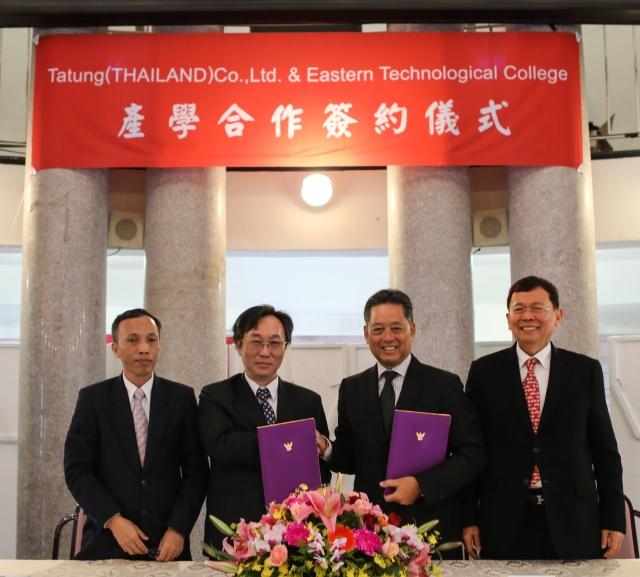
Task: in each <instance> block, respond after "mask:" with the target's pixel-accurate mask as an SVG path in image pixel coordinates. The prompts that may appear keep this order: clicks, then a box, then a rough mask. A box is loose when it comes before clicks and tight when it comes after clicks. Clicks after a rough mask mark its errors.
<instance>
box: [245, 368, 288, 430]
mask: <svg viewBox="0 0 640 577" xmlns="http://www.w3.org/2000/svg"><path fill="white" fill-rule="evenodd" d="M235 387H236V395H237V399H238V406H239V408H240V410H242V411H244V413H245V415H246V416H247V418H248V419H249V420H250V421H251V423H253V426H254V427H266V426H267V419H266V417H265V416H264V411H263V410H262V406H261V405H260V401H258V399H257V397H256V396H255V395H254V394H253V391H252V390H251V387H250V386H249V383H248V382H247V379H245V377H244V373H242V374H241V375H239V378H238V380H237V381H236V383H235ZM279 392H280V390H279V389H278V393H279Z"/></svg>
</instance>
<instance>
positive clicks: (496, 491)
mask: <svg viewBox="0 0 640 577" xmlns="http://www.w3.org/2000/svg"><path fill="white" fill-rule="evenodd" d="M507 309H508V312H507V322H508V323H509V329H510V330H511V332H512V333H513V336H514V338H515V340H516V343H515V344H514V345H513V346H512V347H511V348H509V349H505V350H503V351H499V352H497V353H494V354H492V355H487V356H485V357H482V358H481V359H478V360H477V361H474V362H473V364H472V365H471V369H470V371H469V379H468V381H467V386H466V392H467V395H468V396H469V398H470V399H471V400H472V401H473V403H474V404H475V406H476V407H477V409H478V413H479V414H480V419H481V421H482V424H483V429H484V435H485V442H486V444H487V449H488V450H489V466H488V467H487V469H486V471H485V473H484V475H483V476H482V477H481V478H480V479H479V480H478V482H477V483H475V484H474V485H472V486H470V487H468V489H467V490H466V491H465V494H464V497H465V499H464V500H465V505H464V506H463V525H464V527H465V529H464V531H463V538H464V542H465V545H466V547H467V550H468V551H469V552H470V554H471V555H472V556H473V557H474V558H476V559H477V558H479V557H478V553H479V552H480V551H481V553H480V556H481V557H482V558H483V559H587V558H597V557H602V556H603V555H604V557H611V556H612V555H614V554H615V553H616V552H617V551H618V550H619V549H620V544H621V543H622V539H623V538H624V535H623V533H624V531H625V512H624V506H625V505H624V500H623V493H622V464H621V461H620V455H619V454H618V447H617V444H616V439H615V436H614V432H613V427H612V426H611V419H610V418H609V412H608V411H607V404H606V400H605V392H604V382H603V376H602V367H601V366H600V363H599V362H598V361H597V360H594V359H592V358H590V357H586V356H584V355H580V354H577V353H573V352H570V351H567V350H564V349H559V348H557V347H555V346H554V345H553V344H552V343H551V337H552V335H553V332H554V330H555V329H556V327H559V326H560V324H561V323H562V318H563V315H564V311H563V310H562V309H561V308H560V303H559V297H558V290H557V289H556V287H555V286H554V285H553V284H551V283H550V282H549V281H547V280H544V279H542V278H538V277H535V276H530V277H526V278H523V279H520V280H519V281H517V282H515V283H514V284H513V286H512V287H511V289H510V290H509V295H508V297H507ZM474 547H475V549H476V550H475V551H474Z"/></svg>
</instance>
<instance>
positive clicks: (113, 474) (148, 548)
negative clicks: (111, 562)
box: [64, 309, 208, 561]
mask: <svg viewBox="0 0 640 577" xmlns="http://www.w3.org/2000/svg"><path fill="white" fill-rule="evenodd" d="M160 329H161V324H160V321H159V320H158V319H156V318H155V317H154V316H152V315H151V314H149V313H148V312H146V311H145V310H142V309H134V310H131V311H127V312H125V313H123V314H121V315H119V316H118V317H117V318H116V319H115V320H114V322H113V326H112V336H113V344H112V349H113V352H114V353H115V355H116V356H117V357H119V358H120V359H121V361H122V367H123V372H122V374H121V375H120V376H118V377H116V378H114V379H108V380H106V381H103V382H101V383H97V384H95V385H91V386H88V387H85V388H84V389H81V390H80V393H79V394H78V402H77V405H76V409H75V413H74V415H73V418H72V420H71V426H70V427H69V432H68V433H67V439H66V442H65V446H64V473H65V478H66V481H67V486H68V487H69V491H71V494H72V495H73V497H74V498H75V499H76V501H77V502H78V503H79V505H80V506H81V507H82V508H83V509H84V511H85V512H86V513H87V515H88V518H87V521H86V523H85V526H84V534H83V538H82V548H81V550H80V552H79V553H78V555H77V556H76V559H82V560H88V559H150V558H151V559H157V560H158V561H172V560H173V559H178V560H190V559H191V552H190V549H189V534H190V533H191V529H192V528H193V525H194V523H195V522H196V519H197V518H198V514H199V513H200V508H201V507H202V502H203V501H204V496H205V492H206V484H207V475H208V465H207V460H206V456H205V454H204V452H203V450H202V445H201V444H200V440H199V438H198V432H197V428H196V410H197V408H196V398H195V395H194V392H193V389H192V388H191V387H187V386H185V385H181V384H179V383H174V382H172V381H168V380H167V379H162V378H160V377H158V376H157V375H154V373H153V368H154V366H155V364H156V361H157V359H158V353H159V351H160Z"/></svg>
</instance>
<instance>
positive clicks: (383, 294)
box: [364, 288, 413, 325]
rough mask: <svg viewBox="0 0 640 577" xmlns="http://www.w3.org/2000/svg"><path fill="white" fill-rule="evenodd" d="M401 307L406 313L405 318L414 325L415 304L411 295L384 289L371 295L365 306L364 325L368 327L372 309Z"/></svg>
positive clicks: (396, 290)
mask: <svg viewBox="0 0 640 577" xmlns="http://www.w3.org/2000/svg"><path fill="white" fill-rule="evenodd" d="M387 304H391V305H400V306H401V307H402V310H403V312H404V317H405V318H406V319H407V320H408V321H409V322H410V323H413V303H412V302H411V299H410V298H409V295H408V294H406V293H403V292H402V291H401V290H398V289H391V288H389V289H382V290H379V291H378V292H377V293H375V294H373V295H371V296H370V297H369V300H368V301H367V303H366V304H365V305H364V324H366V325H368V324H369V320H370V319H371V309H372V308H373V307H377V306H378V305H387Z"/></svg>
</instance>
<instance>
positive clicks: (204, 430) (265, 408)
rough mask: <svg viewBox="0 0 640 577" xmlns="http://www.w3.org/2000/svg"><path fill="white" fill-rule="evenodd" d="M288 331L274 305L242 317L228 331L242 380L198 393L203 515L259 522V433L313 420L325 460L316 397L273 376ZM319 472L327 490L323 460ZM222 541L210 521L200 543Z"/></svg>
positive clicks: (283, 316)
mask: <svg viewBox="0 0 640 577" xmlns="http://www.w3.org/2000/svg"><path fill="white" fill-rule="evenodd" d="M292 331H293V321H292V320H291V317H290V316H289V315H288V314H287V313H285V312H283V311H276V310H275V309H274V308H273V307H272V306H271V305H260V306H256V307H251V308H250V309H247V310H246V311H244V312H243V313H242V314H241V315H240V316H239V317H238V319H237V320H236V322H235V323H234V325H233V342H234V344H235V346H236V349H237V351H238V354H239V355H240V357H241V358H242V363H243V364H244V373H239V374H237V375H234V376H232V377H231V378H230V379H227V380H225V381H221V382H219V383H214V384H212V385H207V386H206V387H204V388H203V389H202V392H201V393H200V406H199V409H198V428H199V431H200V438H201V439H202V444H203V445H204V448H205V450H206V452H207V454H208V455H209V458H210V459H211V477H210V480H209V490H208V494H207V516H208V515H215V516H216V517H218V518H220V519H222V520H223V521H225V522H226V523H237V522H238V521H239V520H240V519H244V520H245V521H247V522H249V521H259V520H260V518H261V517H262V515H264V513H265V502H264V492H263V489H262V473H261V469H260V453H259V449H258V433H257V428H258V427H263V426H266V425H273V424H276V423H286V422H289V421H298V420H301V419H309V418H313V419H315V421H316V429H317V431H316V438H317V442H318V454H321V453H324V449H325V448H326V439H325V438H326V437H328V436H329V428H328V426H327V420H326V417H325V414H324V410H323V408H322V400H321V398H320V395H318V394H317V393H315V392H313V391H311V390H309V389H305V388H304V387H299V386H297V385H294V384H292V383H288V382H286V381H283V380H282V379H280V378H279V377H278V369H279V368H280V365H281V364H282V361H283V359H284V355H285V351H286V348H287V345H288V344H289V343H290V342H291V333H292ZM318 431H319V432H318ZM320 467H321V474H322V481H323V482H324V483H328V482H329V481H330V479H331V472H330V471H329V469H328V467H327V466H326V464H324V462H322V461H321V463H320ZM222 538H223V535H222V533H220V532H219V531H217V530H216V529H215V527H214V526H213V525H212V523H210V522H208V521H207V523H206V524H205V542H207V543H210V544H212V545H213V546H214V547H216V548H218V549H219V548H220V546H221V543H222Z"/></svg>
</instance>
